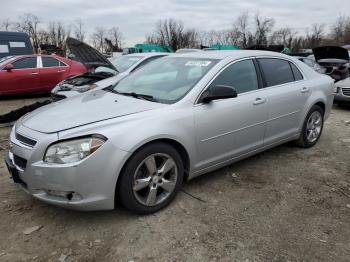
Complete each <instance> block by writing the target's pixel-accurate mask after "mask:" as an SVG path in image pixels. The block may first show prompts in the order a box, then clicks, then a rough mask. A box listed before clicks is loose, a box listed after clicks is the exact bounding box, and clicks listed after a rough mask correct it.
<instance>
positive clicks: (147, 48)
mask: <svg viewBox="0 0 350 262" xmlns="http://www.w3.org/2000/svg"><path fill="white" fill-rule="evenodd" d="M149 52H164V53H174V50H173V49H172V48H171V47H170V46H164V45H158V44H137V45H135V46H134V47H128V48H124V49H123V55H127V54H134V53H149Z"/></svg>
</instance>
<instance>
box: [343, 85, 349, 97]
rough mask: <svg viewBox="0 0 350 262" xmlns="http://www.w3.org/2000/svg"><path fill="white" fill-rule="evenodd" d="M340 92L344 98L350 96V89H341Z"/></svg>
mask: <svg viewBox="0 0 350 262" xmlns="http://www.w3.org/2000/svg"><path fill="white" fill-rule="evenodd" d="M341 91H342V93H343V95H344V96H350V87H343V88H342V89H341Z"/></svg>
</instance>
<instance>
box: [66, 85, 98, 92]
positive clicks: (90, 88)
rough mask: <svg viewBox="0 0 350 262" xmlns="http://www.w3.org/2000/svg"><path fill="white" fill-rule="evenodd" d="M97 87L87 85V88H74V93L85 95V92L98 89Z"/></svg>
mask: <svg viewBox="0 0 350 262" xmlns="http://www.w3.org/2000/svg"><path fill="white" fill-rule="evenodd" d="M96 87H97V85H95V84H92V85H85V86H75V87H73V88H72V90H73V91H77V92H79V93H84V92H87V91H89V90H92V89H94V88H96Z"/></svg>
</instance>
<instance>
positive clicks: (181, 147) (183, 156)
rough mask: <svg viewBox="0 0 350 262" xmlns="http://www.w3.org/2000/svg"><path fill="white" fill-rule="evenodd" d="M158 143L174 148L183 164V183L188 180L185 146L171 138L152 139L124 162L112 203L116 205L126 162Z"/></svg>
mask: <svg viewBox="0 0 350 262" xmlns="http://www.w3.org/2000/svg"><path fill="white" fill-rule="evenodd" d="M158 142H161V143H165V144H168V145H170V146H172V147H173V148H175V150H176V151H177V152H178V153H179V154H180V157H181V159H182V162H183V164H184V171H185V173H184V181H187V180H188V177H189V173H190V163H191V162H190V156H189V153H188V151H187V150H186V148H185V146H184V145H183V144H182V143H180V142H179V141H177V140H175V139H172V138H157V139H153V140H150V141H146V142H145V143H143V144H141V145H138V147H137V148H136V149H135V150H133V152H132V154H130V156H129V157H128V158H127V159H126V160H125V162H124V163H123V167H122V168H121V169H120V172H119V175H118V178H117V182H116V185H115V193H114V200H115V201H114V202H115V203H117V202H116V201H117V197H118V194H117V190H118V186H119V181H120V179H119V178H120V174H121V173H122V172H123V170H124V167H125V166H126V164H127V163H128V161H129V160H130V158H131V157H132V156H133V155H134V154H135V153H136V152H138V151H139V150H140V149H141V148H143V147H145V146H148V145H150V144H154V143H158Z"/></svg>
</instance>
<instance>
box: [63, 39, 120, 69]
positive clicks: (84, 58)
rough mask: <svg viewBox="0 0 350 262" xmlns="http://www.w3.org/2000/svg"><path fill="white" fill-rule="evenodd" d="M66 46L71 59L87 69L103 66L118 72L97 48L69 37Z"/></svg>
mask: <svg viewBox="0 0 350 262" xmlns="http://www.w3.org/2000/svg"><path fill="white" fill-rule="evenodd" d="M66 45H67V47H68V49H69V51H70V55H69V58H70V59H73V60H76V61H79V62H80V63H82V64H84V65H85V66H86V67H87V68H97V67H99V66H103V67H107V68H110V69H113V70H114V71H117V72H118V70H117V69H116V68H115V67H114V66H113V64H112V63H111V62H110V61H109V60H108V59H107V58H105V57H104V56H103V55H102V54H101V53H100V52H99V51H97V50H96V49H95V48H92V47H91V46H89V45H87V44H85V43H84V42H81V41H79V40H77V39H75V38H72V37H68V38H67V40H66Z"/></svg>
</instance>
